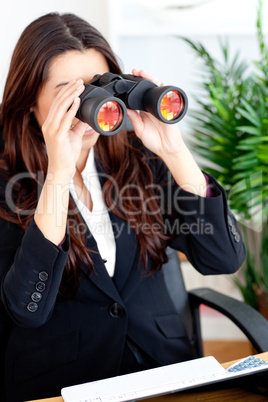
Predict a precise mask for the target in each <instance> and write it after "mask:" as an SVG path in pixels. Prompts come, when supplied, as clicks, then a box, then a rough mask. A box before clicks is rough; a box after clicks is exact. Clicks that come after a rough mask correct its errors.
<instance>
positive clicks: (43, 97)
mask: <svg viewBox="0 0 268 402" xmlns="http://www.w3.org/2000/svg"><path fill="white" fill-rule="evenodd" d="M108 71H109V66H108V63H107V61H106V59H105V57H104V56H103V55H102V54H101V53H100V52H98V51H97V50H95V49H88V50H85V51H83V52H80V51H78V50H70V51H68V52H66V53H64V54H62V55H60V56H57V57H56V58H55V59H54V60H53V61H52V63H51V65H50V67H49V78H48V80H47V82H46V83H45V84H44V86H43V88H42V90H41V91H40V93H39V95H38V97H37V101H36V106H35V107H34V109H33V111H34V113H35V116H36V119H37V121H38V123H39V125H40V127H42V125H43V124H44V122H45V120H46V118H47V115H48V112H49V110H50V106H51V104H52V101H53V99H54V98H55V96H56V95H57V94H58V92H59V91H60V90H61V88H62V87H63V85H65V84H67V83H68V82H69V81H71V80H73V79H76V80H78V79H80V78H81V79H82V80H84V82H85V83H87V82H89V81H90V80H91V79H92V78H93V77H94V75H96V74H104V73H106V72H108ZM77 121H78V120H77V119H76V118H75V119H74V120H73V124H75V123H76V122H77ZM98 137H99V134H98V133H96V132H95V131H94V130H93V129H92V128H91V127H90V126H88V125H86V124H85V133H84V136H83V146H82V149H84V150H87V149H90V148H91V147H92V146H93V145H94V144H95V143H96V141H97V139H98Z"/></svg>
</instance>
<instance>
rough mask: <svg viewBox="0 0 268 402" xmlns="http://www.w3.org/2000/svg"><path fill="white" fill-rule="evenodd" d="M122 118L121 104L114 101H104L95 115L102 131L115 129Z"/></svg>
mask: <svg viewBox="0 0 268 402" xmlns="http://www.w3.org/2000/svg"><path fill="white" fill-rule="evenodd" d="M122 120H123V111H122V108H121V106H120V105H119V104H118V103H117V102H115V101H108V102H106V103H104V104H103V105H102V106H101V108H100V110H99V112H98V116H97V121H98V124H99V126H100V128H101V129H102V130H103V131H106V132H109V131H113V130H115V129H117V128H118V127H119V125H120V124H121V122H122Z"/></svg>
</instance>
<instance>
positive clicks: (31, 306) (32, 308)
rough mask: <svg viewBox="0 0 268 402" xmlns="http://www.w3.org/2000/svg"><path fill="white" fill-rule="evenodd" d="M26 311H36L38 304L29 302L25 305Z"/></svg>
mask: <svg viewBox="0 0 268 402" xmlns="http://www.w3.org/2000/svg"><path fill="white" fill-rule="evenodd" d="M27 309H28V310H29V311H30V312H31V313H34V312H35V311H36V310H37V309H38V304H37V303H34V302H30V303H28V304H27Z"/></svg>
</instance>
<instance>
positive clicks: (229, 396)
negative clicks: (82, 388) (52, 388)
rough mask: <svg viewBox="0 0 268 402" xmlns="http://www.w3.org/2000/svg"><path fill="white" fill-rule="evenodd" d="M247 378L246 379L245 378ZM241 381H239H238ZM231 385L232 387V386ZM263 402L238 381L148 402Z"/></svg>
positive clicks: (44, 401) (264, 355)
mask: <svg viewBox="0 0 268 402" xmlns="http://www.w3.org/2000/svg"><path fill="white" fill-rule="evenodd" d="M256 356H257V357H259V358H260V359H263V360H266V361H268V352H266V353H261V354H258V355H256ZM235 362H236V360H234V361H231V362H228V363H223V364H222V366H223V367H224V368H227V367H229V366H231V364H233V363H235ZM244 378H246V377H244ZM238 380H239V379H238ZM230 384H231V385H230ZM241 400H243V402H252V401H254V402H263V401H266V400H268V393H267V394H266V396H264V395H261V394H258V393H257V391H254V390H250V389H247V390H246V389H245V388H244V387H239V384H238V381H237V380H232V382H221V383H216V384H211V385H209V386H205V387H203V388H198V389H195V388H193V389H190V390H188V391H182V392H178V393H174V394H167V395H162V396H157V397H154V398H147V399H145V400H144V401H146V402H194V401H203V402H209V401H217V402H218V401H226V402H230V401H232V402H235V401H239V402H241ZM31 402H63V399H62V397H61V396H59V397H56V398H48V399H38V400H36V401H31Z"/></svg>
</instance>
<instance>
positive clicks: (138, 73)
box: [132, 68, 161, 86]
mask: <svg viewBox="0 0 268 402" xmlns="http://www.w3.org/2000/svg"><path fill="white" fill-rule="evenodd" d="M132 74H133V75H136V76H138V77H142V78H145V79H147V80H149V81H152V82H153V83H154V84H156V85H158V86H160V85H161V83H160V81H158V80H157V79H156V78H155V77H154V76H153V75H151V74H148V73H147V72H145V71H144V70H137V69H135V68H134V69H133V70H132Z"/></svg>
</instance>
